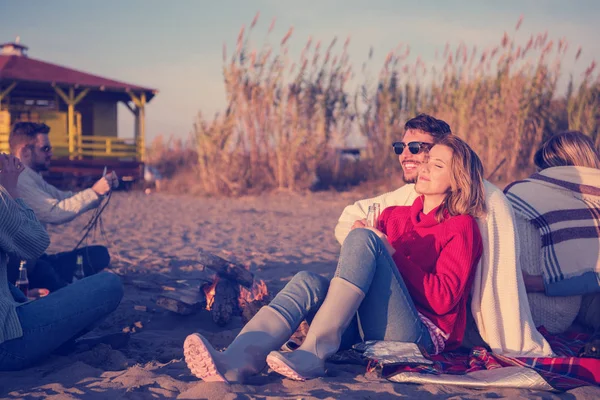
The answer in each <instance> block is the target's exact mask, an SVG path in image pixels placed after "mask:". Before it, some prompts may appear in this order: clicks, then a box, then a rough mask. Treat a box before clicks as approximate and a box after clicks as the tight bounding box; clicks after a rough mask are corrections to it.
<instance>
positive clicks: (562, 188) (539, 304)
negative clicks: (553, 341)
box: [504, 131, 600, 333]
mask: <svg viewBox="0 0 600 400" xmlns="http://www.w3.org/2000/svg"><path fill="white" fill-rule="evenodd" d="M534 162H535V165H536V166H537V167H538V170H539V172H538V173H536V174H534V175H532V176H531V177H529V178H528V179H525V180H523V181H518V182H514V183H512V184H510V185H509V186H507V187H506V189H505V190H504V191H505V193H506V196H507V198H508V200H509V201H510V202H511V204H512V206H513V208H514V209H515V212H516V215H517V219H516V227H517V230H518V234H519V243H520V250H521V265H522V268H523V277H524V281H525V287H526V289H527V292H528V299H529V306H530V308H531V313H532V316H533V321H534V322H535V324H536V325H537V326H544V327H545V328H546V329H547V330H548V331H549V332H551V333H560V332H564V331H565V330H567V329H568V328H569V327H570V326H571V324H572V323H573V321H574V320H575V318H576V316H577V313H578V312H579V310H580V306H581V302H582V295H585V294H588V293H593V292H598V291H600V287H599V285H598V282H599V281H600V255H599V254H600V234H599V231H598V228H597V227H598V226H600V211H599V210H600V155H599V152H598V149H597V148H596V147H595V146H594V142H593V141H592V139H591V138H589V137H588V136H586V135H584V134H583V133H581V132H577V131H569V132H564V133H561V134H558V135H555V136H553V137H551V138H550V139H549V140H548V141H546V142H545V143H543V144H542V146H541V147H540V149H539V150H538V151H537V152H536V154H535V156H534ZM590 296H592V295H590ZM596 297H597V295H596ZM586 300H587V301H588V302H589V301H590V300H592V298H589V299H586ZM596 301H597V300H596ZM587 308H589V309H590V310H591V307H586V309H587ZM592 314H594V313H592ZM592 314H590V315H592ZM594 315H595V317H593V318H592V317H589V316H588V317H584V319H590V318H592V319H594V318H595V320H596V322H595V323H591V325H594V326H593V327H594V328H597V327H598V312H596V313H595V314H594Z"/></svg>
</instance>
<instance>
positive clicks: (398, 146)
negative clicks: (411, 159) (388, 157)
mask: <svg viewBox="0 0 600 400" xmlns="http://www.w3.org/2000/svg"><path fill="white" fill-rule="evenodd" d="M392 147H393V148H394V153H396V154H398V155H400V154H402V153H403V152H404V148H405V147H408V150H409V151H410V153H411V154H419V153H421V152H423V151H429V149H431V148H432V147H433V143H425V142H410V143H408V144H407V143H403V142H394V143H392Z"/></svg>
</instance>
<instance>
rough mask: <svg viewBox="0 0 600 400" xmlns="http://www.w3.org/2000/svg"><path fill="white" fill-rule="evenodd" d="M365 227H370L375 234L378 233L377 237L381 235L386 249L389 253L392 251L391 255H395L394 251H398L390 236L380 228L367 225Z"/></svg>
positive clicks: (380, 237)
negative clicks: (389, 238)
mask: <svg viewBox="0 0 600 400" xmlns="http://www.w3.org/2000/svg"><path fill="white" fill-rule="evenodd" d="M365 229H368V230H370V231H373V232H375V234H376V235H377V237H379V239H381V241H382V242H383V244H384V246H385V248H386V250H387V251H388V253H390V256H393V255H394V253H395V252H396V249H394V246H392V244H391V243H390V241H389V240H388V237H387V235H386V234H385V233H383V232H381V231H380V230H379V229H375V228H372V227H370V226H369V227H365Z"/></svg>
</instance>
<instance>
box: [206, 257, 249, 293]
mask: <svg viewBox="0 0 600 400" xmlns="http://www.w3.org/2000/svg"><path fill="white" fill-rule="evenodd" d="M198 259H199V262H200V264H201V265H203V266H205V267H206V268H209V269H211V270H213V271H215V272H216V273H217V275H218V276H219V277H221V278H226V279H229V280H232V281H235V282H237V283H239V284H240V285H242V286H245V287H247V288H251V287H252V283H253V282H254V275H253V274H252V273H251V272H250V271H248V270H247V269H246V268H244V267H243V266H241V265H238V264H235V263H232V262H231V261H227V260H225V259H223V258H221V257H219V256H217V255H214V254H212V253H210V252H208V251H204V250H202V249H200V250H198Z"/></svg>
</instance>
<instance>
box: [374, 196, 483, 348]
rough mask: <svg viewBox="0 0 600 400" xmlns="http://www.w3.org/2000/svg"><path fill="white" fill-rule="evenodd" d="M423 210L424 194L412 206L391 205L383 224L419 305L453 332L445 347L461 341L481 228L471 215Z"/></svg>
mask: <svg viewBox="0 0 600 400" xmlns="http://www.w3.org/2000/svg"><path fill="white" fill-rule="evenodd" d="M436 211H437V209H434V210H432V211H431V212H430V213H428V214H424V213H423V197H422V196H421V197H419V198H417V199H416V200H415V202H414V203H413V205H412V206H406V207H389V208H386V209H385V210H384V211H383V212H382V213H381V217H380V224H381V225H380V228H381V231H382V232H383V233H385V234H386V235H387V236H388V240H389V241H390V243H391V244H392V246H393V247H394V249H396V252H395V253H394V255H393V257H392V258H393V259H394V261H395V262H396V266H397V267H398V270H399V271H400V274H401V275H402V277H403V278H404V282H405V283H406V287H407V288H408V291H409V293H410V295H411V297H412V299H413V301H414V303H415V305H416V307H417V310H418V311H419V312H420V313H421V314H423V315H424V316H426V317H427V318H429V319H430V320H431V321H432V322H433V323H434V324H435V325H436V326H437V327H439V328H440V329H441V330H442V331H444V333H446V334H448V335H449V338H448V341H447V342H446V346H445V349H446V350H452V349H455V348H457V347H459V346H460V345H461V343H462V340H463V337H464V334H465V327H466V321H467V299H468V297H469V293H470V291H471V285H472V283H473V275H474V272H475V268H476V266H477V263H478V262H479V258H480V257H481V251H482V243H481V234H480V232H479V228H478V227H477V222H476V221H475V219H474V218H473V217H471V216H469V215H457V216H454V217H450V216H447V217H446V219H445V220H444V221H442V222H441V223H438V222H437V221H436V218H435V213H436Z"/></svg>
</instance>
